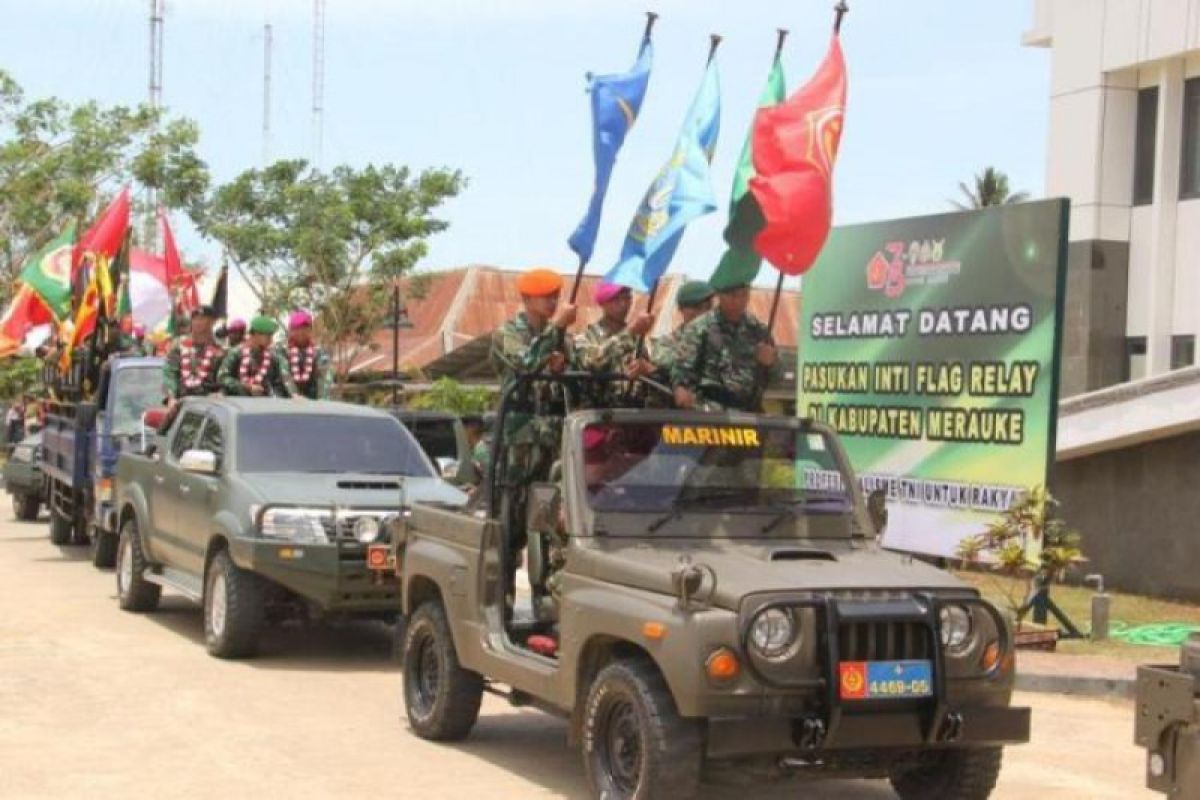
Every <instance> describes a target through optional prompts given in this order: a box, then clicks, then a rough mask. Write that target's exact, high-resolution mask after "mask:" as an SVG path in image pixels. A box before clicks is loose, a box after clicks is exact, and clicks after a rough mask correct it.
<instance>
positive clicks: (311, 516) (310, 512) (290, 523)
mask: <svg viewBox="0 0 1200 800" xmlns="http://www.w3.org/2000/svg"><path fill="white" fill-rule="evenodd" d="M332 522H333V516H332V515H331V514H330V513H329V511H328V510H327V509H321V508H268V509H267V510H266V511H264V512H263V515H262V520H261V521H260V523H259V533H261V534H262V535H263V536H265V537H267V538H269V539H286V540H288V541H290V542H309V543H314V544H328V543H329V537H328V536H327V535H326V533H325V526H326V524H327V523H328V524H332Z"/></svg>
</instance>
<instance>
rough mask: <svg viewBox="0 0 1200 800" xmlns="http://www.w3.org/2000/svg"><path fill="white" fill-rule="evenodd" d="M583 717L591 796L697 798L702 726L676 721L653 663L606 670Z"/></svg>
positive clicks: (590, 694)
mask: <svg viewBox="0 0 1200 800" xmlns="http://www.w3.org/2000/svg"><path fill="white" fill-rule="evenodd" d="M583 713H584V718H583V766H584V769H585V770H586V771H587V777H588V783H589V784H590V785H591V787H592V796H593V797H596V798H604V800H645V798H653V797H670V798H672V800H684V798H690V797H695V795H696V792H697V790H698V788H699V784H700V767H701V762H702V753H701V744H700V726H699V723H697V722H696V721H694V720H688V719H684V718H683V717H681V716H679V712H678V711H676V709H675V700H674V699H673V698H672V697H671V691H670V689H668V688H667V683H666V681H665V680H663V677H662V674H661V673H660V672H659V671H658V669H657V668H656V667H655V666H654V664H652V663H651V662H649V661H648V660H642V659H638V660H631V661H618V662H616V663H614V664H610V665H608V666H607V667H605V668H604V669H603V670H601V671H600V674H599V675H597V676H596V679H595V680H594V681H593V682H592V686H591V689H590V690H589V691H588V696H587V705H586V706H585V707H584V712H583Z"/></svg>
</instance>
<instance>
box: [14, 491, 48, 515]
mask: <svg viewBox="0 0 1200 800" xmlns="http://www.w3.org/2000/svg"><path fill="white" fill-rule="evenodd" d="M12 500H13V513H14V514H15V515H16V517H17V519H19V520H21V521H22V522H34V521H36V520H37V518H38V512H39V511H41V510H42V499H41V498H40V497H38V496H37V495H36V494H14V495H13V499H12Z"/></svg>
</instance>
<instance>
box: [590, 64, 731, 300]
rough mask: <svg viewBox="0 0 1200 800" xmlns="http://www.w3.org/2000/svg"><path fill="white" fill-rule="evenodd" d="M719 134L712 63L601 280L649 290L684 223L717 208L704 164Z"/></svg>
mask: <svg viewBox="0 0 1200 800" xmlns="http://www.w3.org/2000/svg"><path fill="white" fill-rule="evenodd" d="M720 133H721V83H720V80H719V78H718V76H717V63H716V60H715V59H713V60H710V61H709V64H708V68H707V70H706V71H705V73H704V82H703V83H702V84H701V85H700V91H699V92H697V93H696V99H695V100H693V101H692V107H691V109H690V110H689V111H688V115H687V120H686V121H685V122H684V124H683V130H682V131H680V133H679V140H678V142H677V143H676V144H675V150H674V152H673V153H672V154H671V158H670V160H669V161H667V163H666V164H665V165H663V168H662V169H661V170H660V171H659V173H658V177H656V178H655V179H654V183H652V184H650V189H649V190H648V191H647V192H646V196H645V197H644V198H642V203H641V205H640V206H639V207H638V210H637V214H635V215H634V217H633V222H632V224H630V226H629V232H628V233H627V234H626V236H625V245H624V247H622V248H621V259H620V261H618V262H617V265H616V266H615V267H613V268H612V269H611V270H609V271H608V274H607V275H605V276H604V279H605V280H606V281H608V282H609V283H616V284H620V285H621V286H628V287H630V288H631V289H635V290H637V291H639V292H649V291H650V290H651V289H652V288H653V287H654V284H655V283H657V282H658V279H659V278H661V277H662V274H663V273H664V272H666V271H667V267H668V266H669V265H670V263H671V259H672V257H674V255H675V250H676V248H678V247H679V242H680V241H681V240H682V239H683V231H684V229H685V228H686V227H687V225H688V223H690V222H691V221H692V220H694V219H696V218H697V217H702V216H704V215H705V214H711V213H712V212H713V211H715V210H716V209H717V198H716V195H715V194H714V193H713V188H712V180H711V179H710V176H709V164H710V163H711V162H712V157H713V152H714V151H715V150H716V148H717V137H718V136H719V135H720Z"/></svg>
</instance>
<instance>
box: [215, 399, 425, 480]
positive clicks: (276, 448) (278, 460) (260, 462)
mask: <svg viewBox="0 0 1200 800" xmlns="http://www.w3.org/2000/svg"><path fill="white" fill-rule="evenodd" d="M237 425H238V428H237V439H238V444H237V459H238V461H237V468H238V470H239V471H240V472H243V473H246V472H334V473H338V472H367V473H373V474H380V475H403V476H408V477H417V478H428V477H433V468H432V467H431V466H430V465H429V462H428V461H427V460H426V459H425V456H424V454H422V453H421V448H420V447H419V446H418V445H417V443H416V442H415V441H414V440H413V438H412V435H411V434H410V433H409V432H408V431H406V430H404V428H402V427H401V426H400V423H398V422H396V421H395V420H394V419H378V418H374V417H351V416H333V415H329V416H326V415H317V414H248V415H246V416H243V417H241V418H240V419H239V420H238V423H237Z"/></svg>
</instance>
